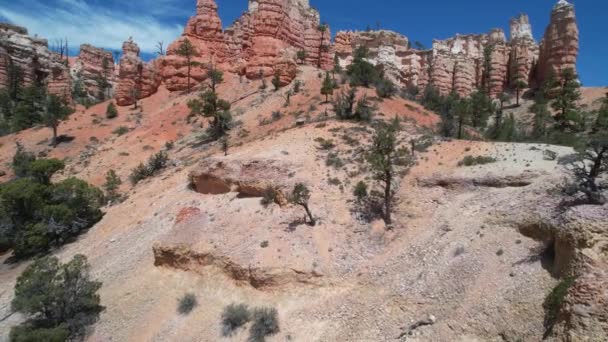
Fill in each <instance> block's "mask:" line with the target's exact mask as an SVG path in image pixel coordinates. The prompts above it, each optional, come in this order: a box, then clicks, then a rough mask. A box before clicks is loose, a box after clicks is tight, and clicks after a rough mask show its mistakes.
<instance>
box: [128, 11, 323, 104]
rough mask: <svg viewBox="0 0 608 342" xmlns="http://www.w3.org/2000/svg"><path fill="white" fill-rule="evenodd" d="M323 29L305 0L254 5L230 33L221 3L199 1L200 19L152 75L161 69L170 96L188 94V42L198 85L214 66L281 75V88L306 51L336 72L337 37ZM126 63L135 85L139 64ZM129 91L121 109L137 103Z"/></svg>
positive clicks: (252, 76)
mask: <svg viewBox="0 0 608 342" xmlns="http://www.w3.org/2000/svg"><path fill="white" fill-rule="evenodd" d="M319 28H320V17H319V13H318V12H317V11H316V10H315V9H313V8H311V7H310V5H309V3H308V1H304V0H250V1H249V9H248V11H247V12H245V13H244V14H243V15H242V16H241V17H240V18H239V19H238V20H236V21H235V23H234V24H233V25H232V26H231V27H229V28H227V29H225V30H223V29H222V22H221V20H220V18H219V15H218V12H217V4H216V3H215V1H214V0H198V1H197V6H196V15H195V16H193V17H192V18H190V20H189V21H188V23H187V25H186V27H185V29H184V33H183V34H182V36H181V37H180V38H179V39H178V40H176V41H175V42H173V43H172V44H170V45H169V47H168V48H167V55H166V56H164V57H161V58H160V59H158V60H157V62H156V63H152V64H150V65H149V66H150V67H151V68H152V67H154V69H150V71H151V72H152V70H155V72H156V73H158V74H159V75H160V76H159V77H160V79H161V80H162V82H163V83H164V84H165V85H166V87H167V89H169V90H170V91H179V90H186V89H187V85H188V79H187V75H188V65H187V61H186V58H184V57H183V56H180V55H178V53H177V51H178V49H179V46H180V45H181V44H182V43H183V41H184V40H186V39H188V40H189V41H190V42H191V43H192V45H193V46H194V48H195V50H196V52H197V55H198V56H196V57H194V58H193V61H194V62H196V63H194V64H195V65H194V66H193V67H192V68H191V70H190V77H191V82H192V84H196V83H200V82H203V81H204V80H205V79H206V77H207V70H209V68H210V67H211V66H214V67H217V68H219V69H220V70H223V71H228V72H233V73H237V74H239V75H242V76H246V77H248V78H249V79H256V78H259V77H260V75H261V76H263V77H269V76H272V75H274V74H278V75H279V80H280V83H281V85H286V84H289V83H290V82H291V81H292V80H293V79H294V78H295V77H296V71H297V64H296V54H297V52H298V51H300V50H303V51H306V58H305V61H304V62H305V63H306V64H311V65H316V66H319V67H321V68H323V69H329V68H330V67H331V65H332V58H331V40H330V38H331V32H330V31H329V28H327V30H325V31H323V30H320V29H319ZM123 60H124V62H125V63H127V64H128V65H126V66H124V67H123V65H122V60H121V72H120V74H119V78H120V81H119V83H121V84H123V83H126V84H128V83H131V84H132V83H133V72H127V70H131V69H132V66H133V59H129V58H127V59H124V58H123ZM123 71H124V72H123ZM123 79H126V81H124V82H123ZM144 79H145V77H144ZM153 83H156V82H153ZM125 89H127V88H126V87H123V90H122V91H119V93H118V92H117V99H118V103H119V104H129V103H131V102H132V100H129V99H128V96H126V94H125V91H124V90H125ZM148 90H149V91H142V93H141V97H146V96H149V95H150V94H151V93H153V90H154V87H149V89H148Z"/></svg>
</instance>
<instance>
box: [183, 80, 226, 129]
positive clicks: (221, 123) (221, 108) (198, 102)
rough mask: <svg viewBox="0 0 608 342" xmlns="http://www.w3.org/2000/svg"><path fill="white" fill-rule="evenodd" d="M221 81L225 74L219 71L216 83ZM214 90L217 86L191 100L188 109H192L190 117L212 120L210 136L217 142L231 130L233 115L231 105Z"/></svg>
mask: <svg viewBox="0 0 608 342" xmlns="http://www.w3.org/2000/svg"><path fill="white" fill-rule="evenodd" d="M221 80H223V74H222V73H221V71H217V73H216V74H215V81H216V82H217V81H221ZM214 89H215V85H214V86H213V87H212V88H211V89H210V90H207V91H205V92H203V93H201V94H200V95H199V97H198V98H197V99H193V100H190V101H189V102H188V107H189V108H190V115H202V116H204V117H206V118H211V123H210V127H209V135H210V137H211V138H212V139H214V140H216V139H219V138H221V137H223V136H224V135H225V134H226V132H228V130H230V124H231V122H232V115H231V114H230V107H231V106H230V103H229V102H228V101H226V100H223V99H221V98H219V96H218V95H217V93H216V92H215V91H214Z"/></svg>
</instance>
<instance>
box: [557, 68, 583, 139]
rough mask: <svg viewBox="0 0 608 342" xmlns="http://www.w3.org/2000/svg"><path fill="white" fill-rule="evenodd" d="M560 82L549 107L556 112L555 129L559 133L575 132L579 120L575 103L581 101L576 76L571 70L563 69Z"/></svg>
mask: <svg viewBox="0 0 608 342" xmlns="http://www.w3.org/2000/svg"><path fill="white" fill-rule="evenodd" d="M560 76H561V82H560V84H559V91H558V94H557V97H556V98H555V101H554V102H553V104H552V105H551V106H552V107H553V109H554V110H555V111H556V112H557V114H556V115H555V117H554V118H555V121H556V124H557V129H558V130H559V131H561V132H566V131H568V130H570V131H576V130H578V128H579V127H578V126H579V124H580V121H581V118H580V113H579V110H578V104H577V102H578V101H579V100H580V99H581V93H580V90H579V89H580V87H581V86H580V84H579V82H578V76H577V75H576V74H575V73H574V70H572V69H565V70H564V71H562V73H561V75H560Z"/></svg>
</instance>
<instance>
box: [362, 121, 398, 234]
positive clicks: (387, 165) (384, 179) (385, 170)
mask: <svg viewBox="0 0 608 342" xmlns="http://www.w3.org/2000/svg"><path fill="white" fill-rule="evenodd" d="M398 131H399V120H398V119H397V118H396V117H395V120H393V122H392V123H390V124H386V123H385V124H381V125H380V126H378V128H377V129H376V132H375V133H374V137H373V142H372V146H371V149H370V151H369V153H368V155H367V161H368V163H369V164H370V167H371V169H372V170H373V172H374V177H375V178H376V180H378V181H379V182H380V183H382V187H383V190H384V196H383V200H384V222H385V223H386V224H387V225H391V224H392V222H393V221H392V218H391V213H392V201H393V195H394V193H393V187H392V186H393V181H394V178H395V165H396V163H397V159H398V157H399V155H398V151H397V132H398Z"/></svg>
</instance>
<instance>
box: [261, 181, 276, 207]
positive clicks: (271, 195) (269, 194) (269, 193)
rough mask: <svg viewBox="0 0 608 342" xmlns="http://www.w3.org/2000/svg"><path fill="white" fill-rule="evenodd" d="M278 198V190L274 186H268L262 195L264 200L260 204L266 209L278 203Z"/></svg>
mask: <svg viewBox="0 0 608 342" xmlns="http://www.w3.org/2000/svg"><path fill="white" fill-rule="evenodd" d="M277 196H278V193H277V190H276V189H275V188H274V187H272V186H268V187H266V189H265V190H264V193H263V194H262V199H261V200H260V203H262V205H263V206H264V207H268V206H269V205H272V204H273V203H275V202H276V200H277Z"/></svg>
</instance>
